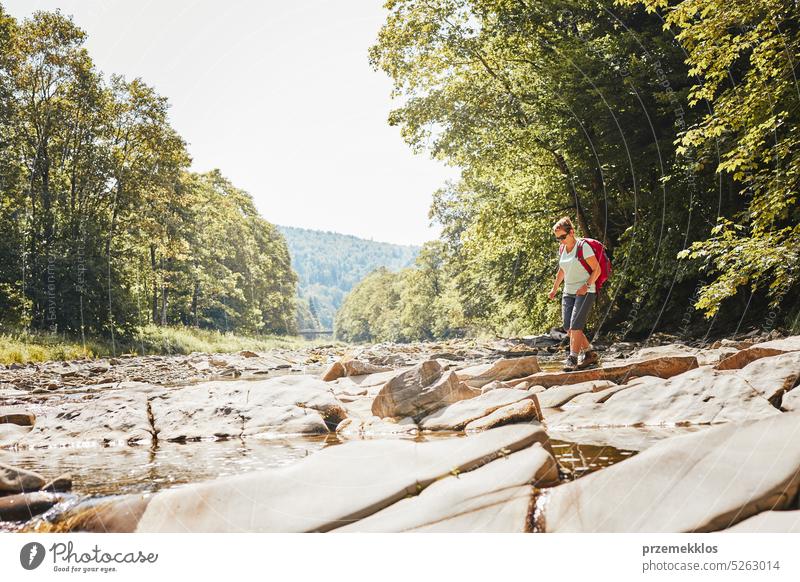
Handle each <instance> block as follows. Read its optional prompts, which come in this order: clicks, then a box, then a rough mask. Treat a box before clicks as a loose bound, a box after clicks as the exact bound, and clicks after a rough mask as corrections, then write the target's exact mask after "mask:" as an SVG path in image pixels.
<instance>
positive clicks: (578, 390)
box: [538, 380, 614, 408]
mask: <svg viewBox="0 0 800 582" xmlns="http://www.w3.org/2000/svg"><path fill="white" fill-rule="evenodd" d="M613 385H614V383H613V382H610V381H608V380H590V381H589V382H580V383H578V384H568V385H566V386H555V387H553V388H548V389H547V390H545V391H544V392H541V393H539V395H538V398H539V405H540V406H541V407H542V408H558V407H559V406H563V405H564V404H566V403H567V402H569V401H570V400H572V399H573V398H575V397H576V396H578V395H579V394H585V393H587V392H599V391H600V390H603V389H604V388H608V387H609V386H613Z"/></svg>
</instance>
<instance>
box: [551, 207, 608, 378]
mask: <svg viewBox="0 0 800 582" xmlns="http://www.w3.org/2000/svg"><path fill="white" fill-rule="evenodd" d="M553 234H554V235H555V237H556V238H557V239H558V240H559V242H560V243H561V247H560V254H559V257H558V273H556V280H555V282H554V283H553V289H552V291H550V293H549V294H548V297H550V299H555V297H556V293H558V288H559V286H560V285H561V282H562V281H563V282H564V294H563V296H562V298H561V312H562V315H563V317H564V329H565V330H567V334H568V335H569V356H568V357H567V361H566V362H565V365H564V371H565V372H571V371H572V370H582V369H584V368H588V367H589V366H591V365H593V364H596V363H597V361H598V357H597V354H596V353H595V352H594V351H592V349H591V345H589V340H588V339H586V335H585V334H584V333H583V328H584V327H585V326H586V319H587V318H588V317H589V312H590V311H591V310H592V306H593V305H594V302H595V298H596V297H597V294H596V289H595V281H597V278H598V277H599V276H600V273H601V269H600V263H599V262H598V261H597V257H595V256H594V251H593V250H592V247H591V246H590V245H589V244H588V243H584V242H583V240H582V239H579V238H575V228H574V227H573V226H572V221H571V220H570V219H569V218H567V217H566V216H565V217H563V218H562V219H561V220H559V221H558V222H556V223H555V224H554V225H553ZM579 248H581V251H582V253H583V258H584V260H585V261H586V263H587V264H588V265H589V267H590V268H591V269H592V272H591V273H589V271H588V270H587V269H586V267H584V265H583V264H582V263H581V261H580V260H579V259H578V249H579ZM581 353H583V359H582V360H581V361H580V362H578V357H579V355H580V354H581Z"/></svg>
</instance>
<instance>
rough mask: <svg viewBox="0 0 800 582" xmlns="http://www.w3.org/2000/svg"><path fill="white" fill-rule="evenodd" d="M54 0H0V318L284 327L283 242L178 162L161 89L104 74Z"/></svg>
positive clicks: (68, 325)
mask: <svg viewBox="0 0 800 582" xmlns="http://www.w3.org/2000/svg"><path fill="white" fill-rule="evenodd" d="M84 42H85V33H84V32H83V31H82V30H80V29H79V28H78V27H76V26H75V24H74V23H73V22H72V20H71V19H70V18H67V17H65V16H63V15H62V14H61V13H60V12H37V13H35V14H34V15H33V16H32V17H31V18H30V19H28V20H25V21H22V22H17V21H15V20H14V19H12V18H11V17H9V16H8V15H7V14H5V13H4V12H3V11H2V7H0V230H1V231H2V232H3V235H4V236H3V237H2V238H0V322H2V323H3V324H5V325H9V326H17V327H31V328H34V329H49V330H53V331H59V332H60V331H64V332H75V333H77V332H81V333H85V332H90V333H105V334H111V335H113V334H115V333H118V332H122V333H127V334H129V333H131V332H132V331H133V330H134V329H135V328H137V327H140V326H143V325H145V324H147V323H151V322H152V323H156V324H161V325H165V324H175V323H182V324H186V325H195V326H199V327H207V328H216V329H224V330H242V331H248V332H261V331H265V332H267V331H268V332H278V333H284V332H289V331H293V330H294V329H295V319H294V313H295V290H296V275H295V273H294V272H293V271H292V269H291V266H290V260H289V255H288V249H287V247H286V243H285V240H284V239H283V237H282V235H281V234H280V233H279V232H278V231H277V229H276V228H275V227H274V226H273V225H271V224H269V223H268V222H266V221H265V220H264V219H263V218H261V217H260V216H259V215H258V213H257V211H256V209H255V207H254V205H253V201H252V198H251V197H250V196H249V195H248V194H247V193H245V192H242V191H241V190H238V189H236V188H235V187H234V186H233V185H232V184H230V182H228V181H227V180H226V179H225V178H223V177H222V176H221V175H220V173H219V172H211V173H209V174H203V175H197V174H192V173H190V172H189V171H188V167H189V164H190V158H189V155H188V153H187V151H186V145H185V143H184V140H183V139H182V138H181V137H180V136H179V135H178V134H177V133H176V132H175V131H174V129H173V128H172V127H171V126H170V124H169V120H168V103H167V100H166V99H165V98H164V97H162V96H160V95H158V94H157V93H156V92H155V91H154V90H153V89H152V88H151V87H149V86H147V85H146V84H145V83H144V82H142V81H141V80H140V79H134V80H132V81H128V80H126V79H124V78H122V77H119V76H113V77H111V78H110V79H109V80H106V79H104V77H103V75H102V74H101V73H100V72H99V71H97V70H96V69H95V67H94V65H93V63H92V60H91V58H90V56H89V54H88V53H87V51H86V49H85V48H84V46H83V45H84Z"/></svg>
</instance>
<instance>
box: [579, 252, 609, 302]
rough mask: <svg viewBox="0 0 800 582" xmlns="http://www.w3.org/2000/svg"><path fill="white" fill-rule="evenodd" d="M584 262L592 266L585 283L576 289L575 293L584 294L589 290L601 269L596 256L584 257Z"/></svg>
mask: <svg viewBox="0 0 800 582" xmlns="http://www.w3.org/2000/svg"><path fill="white" fill-rule="evenodd" d="M586 262H587V263H589V266H590V267H591V268H592V272H591V274H590V275H589V279H588V280H587V281H586V284H585V285H584V286H583V287H581V288H580V289H578V290H577V291H576V293H577V294H578V295H586V293H588V291H589V287H590V286H591V285H593V284H594V282H595V281H597V279H598V278H599V277H600V273H602V272H603V270H602V269H601V268H600V262H599V261H598V260H597V257H594V256H592V257H586Z"/></svg>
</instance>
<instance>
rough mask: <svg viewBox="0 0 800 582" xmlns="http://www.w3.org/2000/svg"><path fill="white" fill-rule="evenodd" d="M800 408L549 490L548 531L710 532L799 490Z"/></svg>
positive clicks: (680, 440) (784, 504)
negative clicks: (795, 411) (793, 411)
mask: <svg viewBox="0 0 800 582" xmlns="http://www.w3.org/2000/svg"><path fill="white" fill-rule="evenodd" d="M799 423H800V414H797V413H785V414H779V415H778V416H774V417H771V418H766V419H763V420H759V421H755V422H745V423H737V424H727V425H723V426H719V427H714V428H709V429H706V430H703V431H700V432H697V433H694V434H689V435H685V436H680V437H675V438H671V439H668V440H665V441H663V442H661V443H659V444H657V445H655V446H653V447H651V448H649V449H647V450H646V451H644V452H642V453H639V454H638V455H637V456H635V457H632V458H630V459H627V460H625V461H623V462H621V463H617V464H616V465H613V466H611V467H608V468H606V469H603V470H601V471H597V472H595V473H592V474H590V475H587V476H585V477H582V478H580V479H578V480H577V481H573V482H571V483H567V484H565V485H562V486H560V487H555V488H553V489H552V490H550V494H549V496H548V498H547V499H546V501H545V503H543V504H542V507H543V513H542V516H543V518H544V528H545V530H546V531H548V532H693V531H696V532H705V531H717V530H721V529H725V528H728V527H730V526H732V525H734V524H735V523H737V522H739V521H742V520H744V519H747V518H748V517H750V516H752V515H755V514H757V513H760V512H761V511H764V510H767V509H788V508H789V507H790V505H791V504H792V503H793V502H794V501H795V499H796V498H797V494H798V489H800V441H798V439H797V438H796V433H797V427H798V425H799Z"/></svg>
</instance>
